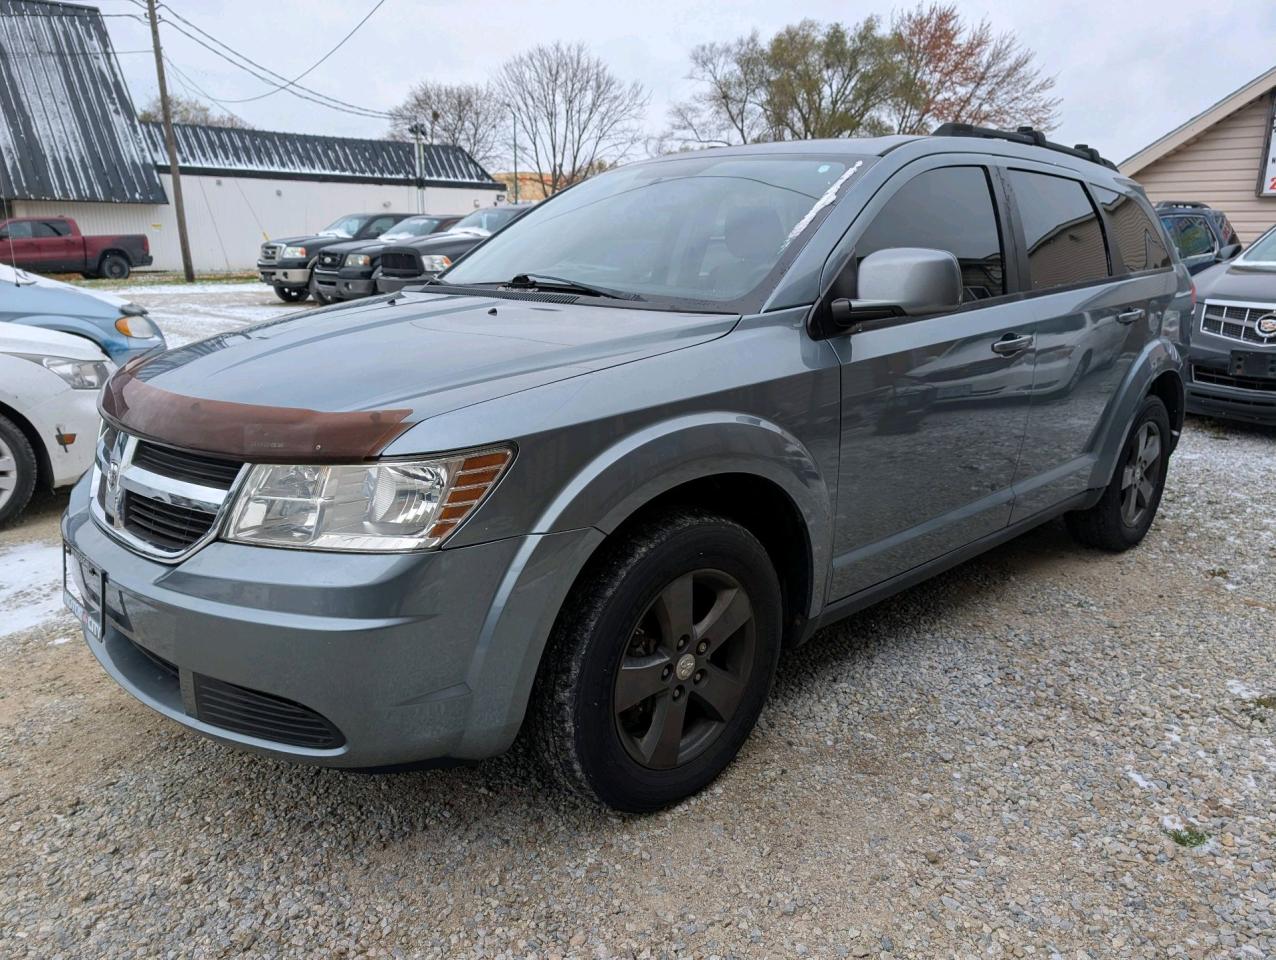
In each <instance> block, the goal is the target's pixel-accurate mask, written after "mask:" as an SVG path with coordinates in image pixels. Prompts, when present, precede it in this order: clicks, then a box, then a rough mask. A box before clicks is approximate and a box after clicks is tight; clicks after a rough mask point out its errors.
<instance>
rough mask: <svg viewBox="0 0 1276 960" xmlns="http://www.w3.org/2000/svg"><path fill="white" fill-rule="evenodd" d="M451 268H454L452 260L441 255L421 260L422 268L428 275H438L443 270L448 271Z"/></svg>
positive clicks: (437, 254)
mask: <svg viewBox="0 0 1276 960" xmlns="http://www.w3.org/2000/svg"><path fill="white" fill-rule="evenodd" d="M450 266H452V258H451V257H445V256H443V254H441V253H436V254H432V255H431V256H428V257H422V258H421V267H422V269H424V270H425V272H426V273H438V272H439V271H441V270H446V269H447V268H448V267H450Z"/></svg>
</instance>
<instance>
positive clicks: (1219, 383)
mask: <svg viewBox="0 0 1276 960" xmlns="http://www.w3.org/2000/svg"><path fill="white" fill-rule="evenodd" d="M1236 351H1244V352H1247V353H1249V354H1251V355H1263V354H1271V360H1270V361H1269V365H1268V367H1267V369H1266V370H1264V371H1259V372H1266V373H1270V374H1271V375H1270V376H1263V377H1248V376H1241V375H1237V374H1238V373H1239V371H1236V370H1235V369H1234V368H1233V353H1234V352H1236ZM1188 368H1189V369H1188V375H1187V409H1188V412H1189V413H1196V414H1201V415H1204V416H1210V417H1221V418H1225V419H1230V420H1245V421H1248V422H1251V423H1266V424H1276V347H1268V348H1264V347H1257V348H1255V347H1253V346H1248V345H1243V344H1240V343H1234V344H1233V343H1231V341H1227V340H1222V339H1221V338H1218V337H1207V336H1205V335H1203V334H1201V333H1199V332H1197V334H1196V336H1195V337H1194V338H1193V340H1192V344H1191V346H1190V347H1189V350H1188Z"/></svg>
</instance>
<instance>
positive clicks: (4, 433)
mask: <svg viewBox="0 0 1276 960" xmlns="http://www.w3.org/2000/svg"><path fill="white" fill-rule="evenodd" d="M38 472H39V467H38V465H37V463H36V459H35V451H34V450H32V449H31V443H30V441H29V440H27V436H26V434H25V433H23V432H22V431H21V430H20V429H18V426H17V424H15V423H14V422H13V421H12V420H10V419H8V418H7V417H0V527H3V526H4V525H5V524H6V523H8V522H9V521H10V520H13V519H14V518H16V517H17V516H18V514H20V513H21V512H22V511H23V510H24V509H26V506H27V504H28V503H30V501H31V494H32V493H34V492H35V479H36V474H37V473H38Z"/></svg>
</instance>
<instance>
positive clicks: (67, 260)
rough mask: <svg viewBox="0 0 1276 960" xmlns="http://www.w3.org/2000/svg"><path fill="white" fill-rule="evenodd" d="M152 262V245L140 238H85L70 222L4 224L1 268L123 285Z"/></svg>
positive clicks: (33, 219) (46, 220)
mask: <svg viewBox="0 0 1276 960" xmlns="http://www.w3.org/2000/svg"><path fill="white" fill-rule="evenodd" d="M152 262H153V261H152V257H151V244H150V241H148V240H147V239H146V237H145V235H143V234H140V233H124V234H114V235H109V236H90V237H86V236H84V235H83V234H82V233H80V228H79V227H78V226H76V224H75V221H74V220H72V219H71V218H70V217H14V218H12V219H10V220H0V263H9V264H12V265H13V266H15V267H21V268H22V269H24V270H31V271H34V272H35V273H80V274H83V275H84V276H86V277H107V278H109V279H111V280H123V279H124V278H125V277H127V276H128V275H129V273H130V272H132V270H133V268H134V267H149V266H150V265H151V263H152Z"/></svg>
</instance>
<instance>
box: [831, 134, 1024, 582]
mask: <svg viewBox="0 0 1276 960" xmlns="http://www.w3.org/2000/svg"><path fill="white" fill-rule="evenodd" d="M948 162H949V163H951V161H948ZM918 168H920V169H918ZM897 181H898V182H897ZM996 196H997V195H996V194H994V189H993V180H992V179H991V177H990V175H989V172H988V171H987V170H986V169H985V168H984V167H982V166H968V165H963V166H945V165H944V160H943V158H932V159H930V160H928V161H921V162H919V163H918V164H917V165H914V166H910V168H909V169H908V170H906V171H904V172H902V173H900V174H899V175H898V176H897V177H896V179H895V180H892V181H891V182H890V183H888V184H887V186H886V187H884V188H883V190H882V191H881V192H880V193H879V194H878V196H877V197H876V198H874V200H873V201H872V203H870V205H869V206H868V207H867V208H866V210H865V212H864V214H863V215H861V218H860V220H861V221H863V222H865V223H867V226H866V227H863V228H860V227H859V223H858V222H857V224H856V226H855V227H853V228H852V231H853V232H854V231H856V230H860V231H861V232H860V233H859V235H858V236H854V235H852V234H848V238H847V241H846V242H847V243H850V244H853V245H854V255H853V257H852V258H851V261H850V263H849V264H848V266H847V270H853V269H854V268H855V265H856V264H857V263H858V261H860V260H862V259H863V258H864V257H866V256H868V255H869V254H870V253H873V252H875V251H877V250H883V249H887V248H891V247H929V248H933V249H938V250H947V251H950V252H951V253H953V254H954V255H955V256H956V257H957V260H958V262H959V263H960V265H961V270H962V277H963V284H964V300H965V302H964V304H963V305H962V307H961V308H959V309H958V310H956V311H954V312H952V313H949V314H945V315H940V316H933V317H926V318H920V319H905V320H902V321H900V320H891V321H885V322H881V323H877V324H874V323H872V322H867V323H864V324H861V325H859V326H858V327H852V328H851V331H850V333H848V334H847V335H844V336H841V337H838V338H835V339H833V340H832V341H830V342H831V343H832V345H833V348H834V350H836V352H837V355H838V357H839V359H840V360H841V362H842V450H841V464H840V478H839V483H838V503H837V519H836V530H835V542H834V565H833V575H832V580H831V590H830V599H833V600H836V599H841V598H842V597H846V596H850V595H851V594H854V593H856V592H858V591H860V590H863V589H865V588H867V587H871V586H873V585H874V584H876V583H880V582H882V581H884V580H887V579H889V578H891V577H893V576H895V575H897V574H900V573H903V572H905V571H907V570H909V569H911V568H913V567H915V566H918V565H919V564H922V563H925V562H926V561H928V560H932V559H935V558H937V557H940V556H942V555H944V554H946V553H949V552H950V551H952V550H956V549H959V548H960V547H963V546H965V545H966V544H968V543H971V542H973V541H975V540H978V539H979V538H981V537H984V536H987V535H989V534H992V533H996V532H997V531H999V530H1001V529H1002V528H1004V527H1005V526H1006V524H1007V523H1008V522H1009V519H1010V512H1011V505H1012V485H1013V481H1014V476H1015V467H1016V464H1017V462H1018V457H1019V447H1020V444H1021V442H1022V440H1023V433H1024V428H1025V424H1026V420H1027V412H1028V400H1029V396H1030V390H1031V385H1032V366H1033V350H1032V345H1031V341H1030V339H1029V338H1028V337H1027V336H1026V335H1025V334H1024V333H1023V332H1022V331H1021V330H1020V329H1019V324H1020V322H1021V320H1022V318H1023V316H1024V313H1023V309H1022V305H1021V304H1018V303H1015V302H1013V301H1011V300H1010V298H1009V297H1008V296H1007V294H1008V292H1009V291H1011V290H1013V289H1014V287H1013V285H1012V284H1011V282H1010V278H1008V277H1007V263H1008V260H1007V255H1006V248H1005V244H1004V242H1003V237H1004V236H1006V235H1007V227H1006V221H1005V217H1004V209H1003V206H1004V205H1002V204H999V203H998V202H997V199H996Z"/></svg>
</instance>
